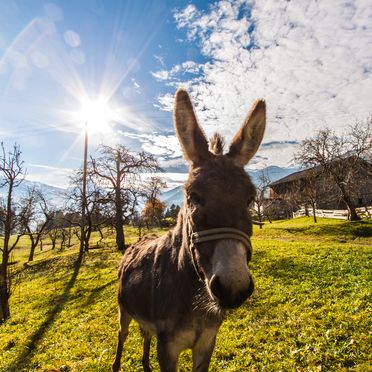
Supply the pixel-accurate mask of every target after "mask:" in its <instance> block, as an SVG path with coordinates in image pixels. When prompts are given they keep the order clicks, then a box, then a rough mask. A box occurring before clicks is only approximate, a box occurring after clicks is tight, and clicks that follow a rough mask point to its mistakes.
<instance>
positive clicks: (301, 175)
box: [269, 165, 322, 187]
mask: <svg viewBox="0 0 372 372" xmlns="http://www.w3.org/2000/svg"><path fill="white" fill-rule="evenodd" d="M321 170H322V167H321V166H320V165H318V166H316V167H313V168H308V169H304V170H302V171H298V172H295V173H292V174H290V175H288V176H286V177H283V178H281V179H279V180H277V181H275V182H272V183H270V185H269V187H271V186H276V185H281V184H283V183H287V182H293V181H297V180H300V179H301V178H304V177H306V176H307V175H309V174H310V173H312V174H313V175H314V173H315V174H318V173H320V171H321Z"/></svg>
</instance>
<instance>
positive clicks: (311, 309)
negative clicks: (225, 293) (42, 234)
mask: <svg viewBox="0 0 372 372" xmlns="http://www.w3.org/2000/svg"><path fill="white" fill-rule="evenodd" d="M159 232H160V233H161V231H158V233H159ZM126 234H127V238H128V241H129V242H133V241H135V240H136V239H137V238H136V231H135V230H134V229H133V230H131V229H130V228H128V229H127V231H126ZM94 240H98V236H96V235H94V236H93V242H94ZM113 242H114V238H113V237H112V236H110V237H108V238H107V239H106V240H105V243H106V245H105V247H103V248H99V249H94V250H92V251H90V252H89V253H88V254H87V255H86V256H85V257H84V260H83V263H82V265H81V266H80V267H78V268H77V267H74V262H75V259H76V255H77V244H76V246H75V247H72V248H69V249H66V250H64V251H62V252H58V251H56V252H54V251H51V250H50V245H48V244H47V242H45V244H44V249H43V252H39V251H38V252H37V254H36V255H35V261H34V262H33V263H31V264H29V265H24V263H25V262H26V261H27V256H28V241H27V238H23V239H22V241H21V244H20V248H18V249H16V251H15V253H14V257H13V260H14V261H16V262H17V263H16V264H15V265H12V267H11V270H12V271H13V273H14V274H15V278H14V283H13V284H14V285H13V294H12V297H11V304H10V305H11V318H10V319H9V320H8V321H7V322H6V323H4V324H2V325H0V340H1V342H0V370H3V371H22V370H25V371H36V370H37V371H108V370H109V369H110V366H111V362H112V360H113V357H114V353H115V347H116V331H117V306H116V288H117V266H118V263H119V260H120V254H119V253H118V252H116V251H115V250H114V248H113V245H114V244H113ZM75 243H77V242H75ZM93 245H94V244H93ZM253 250H254V251H253V261H252V263H251V270H252V273H253V276H254V278H255V284H256V290H255V292H254V295H253V296H252V298H250V299H249V300H248V301H247V303H246V304H245V305H243V306H242V307H241V308H239V309H237V310H235V311H231V312H229V313H228V316H227V319H226V321H225V322H224V323H223V325H222V327H221V329H220V332H219V334H218V338H217V346H216V349H215V352H214V354H213V357H212V363H211V367H210V370H211V371H230V372H235V371H261V370H265V371H368V370H372V367H371V354H372V353H371V352H372V350H371V345H372V340H371V332H370V331H371V321H370V313H371V302H370V295H371V294H370V288H371V256H372V221H362V222H346V221H338V220H329V219H321V218H320V219H319V223H318V224H314V223H313V222H312V219H311V218H306V217H304V218H298V219H295V220H290V221H276V222H274V223H272V224H268V223H267V224H265V226H264V228H263V229H261V230H260V229H258V228H256V227H255V231H254V238H253ZM153 342H154V344H153V347H152V350H151V364H152V367H153V369H154V371H157V370H159V367H158V364H157V361H156V352H155V341H153ZM141 355H142V340H141V336H140V333H139V330H138V326H137V325H136V324H134V323H132V325H131V327H130V335H129V337H128V339H127V342H126V344H125V347H124V353H123V359H122V362H123V363H122V369H123V370H125V371H141V370H142V369H141ZM179 369H180V371H190V370H191V353H190V352H189V351H187V352H184V353H183V354H182V355H181V357H180V360H179Z"/></svg>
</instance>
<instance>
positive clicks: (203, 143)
mask: <svg viewBox="0 0 372 372" xmlns="http://www.w3.org/2000/svg"><path fill="white" fill-rule="evenodd" d="M174 126H175V128H176V133H177V137H178V140H179V141H180V144H181V147H182V150H183V153H184V156H185V159H186V160H188V161H189V162H191V163H193V164H197V163H200V162H201V161H204V160H207V159H208V158H209V157H210V153H209V151H208V141H207V139H206V137H205V135H204V133H203V131H202V129H201V128H200V127H199V125H198V122H197V120H196V116H195V112H194V109H193V107H192V104H191V101H190V97H189V95H188V93H187V91H186V90H184V89H178V90H177V93H176V99H175V105H174Z"/></svg>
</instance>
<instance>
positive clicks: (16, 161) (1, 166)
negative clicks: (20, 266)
mask: <svg viewBox="0 0 372 372" xmlns="http://www.w3.org/2000/svg"><path fill="white" fill-rule="evenodd" d="M21 154H22V153H21V149H20V147H19V145H17V144H14V146H13V149H12V151H9V152H8V153H7V152H6V150H5V147H4V144H3V143H1V154H0V174H1V176H2V179H1V181H0V188H5V189H6V193H7V196H6V201H5V205H4V213H2V216H1V217H2V223H3V224H4V241H3V247H2V248H0V251H1V253H2V260H1V266H0V321H2V320H6V319H7V318H8V317H9V316H10V310H9V297H10V279H9V276H8V264H9V258H10V254H11V252H12V250H13V249H14V248H15V246H16V244H17V243H18V240H19V238H20V235H18V236H17V238H16V241H15V242H14V243H13V244H12V245H10V243H9V240H10V236H11V234H12V232H13V231H14V229H15V227H16V218H15V213H14V207H13V193H14V190H15V188H17V187H18V186H19V185H20V184H21V183H22V181H23V180H24V177H25V169H24V162H23V160H22V159H21Z"/></svg>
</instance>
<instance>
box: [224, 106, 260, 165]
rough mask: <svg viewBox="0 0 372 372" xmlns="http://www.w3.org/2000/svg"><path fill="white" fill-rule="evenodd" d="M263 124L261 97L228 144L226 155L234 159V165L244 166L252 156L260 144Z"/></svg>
mask: <svg viewBox="0 0 372 372" xmlns="http://www.w3.org/2000/svg"><path fill="white" fill-rule="evenodd" d="M265 125H266V104H265V101H264V100H263V99H258V100H257V101H256V102H255V103H254V104H253V106H252V109H251V111H250V112H249V113H248V115H247V117H246V119H245V120H244V123H243V125H242V127H241V128H240V130H239V132H238V133H237V134H236V135H235V137H234V139H233V140H232V143H231V145H230V150H229V153H228V154H227V155H228V156H230V157H232V158H233V159H234V162H235V164H236V165H238V166H241V167H244V166H245V165H246V164H247V163H248V162H249V160H251V159H252V158H253V156H254V154H255V153H256V152H257V150H258V148H259V146H260V144H261V141H262V138H263V135H264V132H265Z"/></svg>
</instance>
